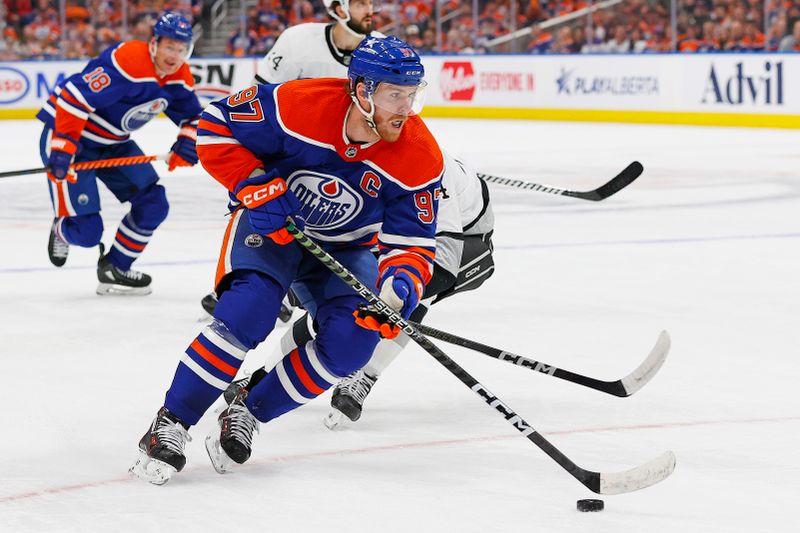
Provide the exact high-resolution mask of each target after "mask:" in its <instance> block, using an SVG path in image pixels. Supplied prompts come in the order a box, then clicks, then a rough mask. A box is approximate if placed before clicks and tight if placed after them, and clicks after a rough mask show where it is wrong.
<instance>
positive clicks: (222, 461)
mask: <svg viewBox="0 0 800 533" xmlns="http://www.w3.org/2000/svg"><path fill="white" fill-rule="evenodd" d="M246 398H247V390H246V389H244V388H241V389H240V390H239V392H238V394H236V397H235V398H234V399H233V402H231V404H230V405H229V406H228V407H226V408H225V409H223V410H222V412H221V413H220V414H219V418H218V419H217V421H218V427H219V434H216V433H212V434H211V435H209V436H208V437H206V451H207V452H208V457H209V459H211V464H212V465H213V466H214V470H216V471H217V472H218V473H220V474H226V473H228V472H229V471H230V470H231V469H232V468H234V467H235V465H237V464H243V463H245V462H246V461H247V460H248V459H249V458H250V453H251V452H252V444H253V433H257V432H258V428H259V426H260V423H259V421H258V420H257V419H256V417H254V416H253V415H252V413H250V411H249V410H248V409H247V406H246V405H245V404H244V401H245V399H246Z"/></svg>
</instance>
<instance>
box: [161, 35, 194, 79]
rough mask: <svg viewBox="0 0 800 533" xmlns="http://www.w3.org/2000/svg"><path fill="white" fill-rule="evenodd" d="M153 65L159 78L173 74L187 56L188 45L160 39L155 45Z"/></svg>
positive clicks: (167, 38)
mask: <svg viewBox="0 0 800 533" xmlns="http://www.w3.org/2000/svg"><path fill="white" fill-rule="evenodd" d="M155 50H156V52H155V56H154V57H153V63H154V64H155V67H156V71H158V73H159V74H160V75H161V76H169V75H170V74H175V73H176V72H177V71H178V69H179V68H181V65H183V64H184V63H185V62H186V59H187V58H188V56H189V45H187V44H186V43H183V42H181V41H176V40H175V39H170V38H169V37H162V38H161V39H159V40H158V42H157V43H156V45H155Z"/></svg>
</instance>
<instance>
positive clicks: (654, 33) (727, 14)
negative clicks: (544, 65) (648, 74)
mask: <svg viewBox="0 0 800 533" xmlns="http://www.w3.org/2000/svg"><path fill="white" fill-rule="evenodd" d="M766 2H767V4H766V6H765V5H764V2H763V0H679V1H678V3H677V19H676V22H677V24H676V27H677V32H676V35H675V39H673V35H672V33H673V26H672V21H671V17H670V4H669V2H666V1H659V2H653V1H647V0H624V1H623V2H621V3H620V4H618V5H617V6H615V7H614V8H613V9H608V10H602V11H596V12H595V13H593V14H592V15H591V24H590V23H589V21H588V20H587V19H586V17H581V19H582V20H575V21H573V23H572V24H564V25H562V26H560V27H556V28H554V29H553V30H552V31H547V30H542V29H539V28H534V29H533V32H532V34H531V38H530V41H529V44H528V47H527V49H528V51H529V52H531V53H591V52H604V53H627V52H633V53H639V52H670V51H673V46H675V49H676V51H678V52H763V51H768V52H777V51H780V52H790V51H800V3H798V2H796V1H795V2H793V1H791V0H766ZM765 17H766V18H765ZM765 22H766V24H765ZM765 27H766V28H767V31H766V34H765V32H764V28H765Z"/></svg>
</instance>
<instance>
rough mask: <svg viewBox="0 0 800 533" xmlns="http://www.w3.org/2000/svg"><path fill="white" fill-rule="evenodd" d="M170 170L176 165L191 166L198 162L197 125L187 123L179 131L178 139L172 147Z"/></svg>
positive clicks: (169, 162) (168, 162)
mask: <svg viewBox="0 0 800 533" xmlns="http://www.w3.org/2000/svg"><path fill="white" fill-rule="evenodd" d="M167 164H168V165H169V170H170V172H172V171H173V170H175V168H176V167H191V166H194V165H196V164H197V127H196V126H191V125H186V126H184V127H182V128H181V131H180V132H178V140H177V141H175V144H173V145H172V148H170V154H169V161H167Z"/></svg>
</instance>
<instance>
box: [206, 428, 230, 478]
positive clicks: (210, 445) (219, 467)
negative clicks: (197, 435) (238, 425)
mask: <svg viewBox="0 0 800 533" xmlns="http://www.w3.org/2000/svg"><path fill="white" fill-rule="evenodd" d="M206 451H207V452H208V458H209V459H211V466H213V467H214V470H216V471H217V474H227V473H228V472H230V471H231V469H232V468H233V467H234V466H238V463H236V462H235V461H234V460H233V459H231V458H230V457H228V454H226V453H225V451H224V450H223V449H222V445H221V444H220V442H219V439H218V438H216V437H214V436H213V435H209V436H208V437H206Z"/></svg>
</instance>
